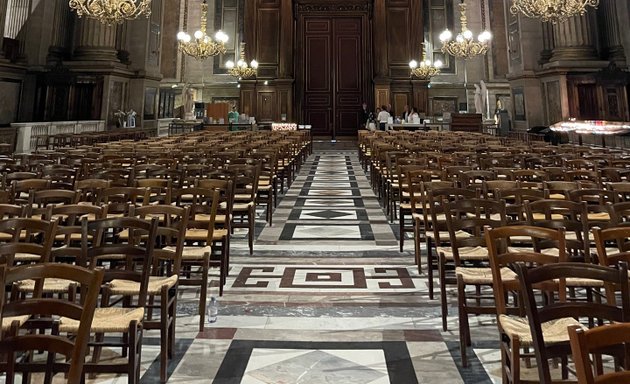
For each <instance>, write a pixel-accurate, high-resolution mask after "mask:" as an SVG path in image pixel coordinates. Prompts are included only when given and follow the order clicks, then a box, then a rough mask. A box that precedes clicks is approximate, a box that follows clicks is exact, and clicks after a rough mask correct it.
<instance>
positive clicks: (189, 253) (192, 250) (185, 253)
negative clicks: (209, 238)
mask: <svg viewBox="0 0 630 384" xmlns="http://www.w3.org/2000/svg"><path fill="white" fill-rule="evenodd" d="M164 249H165V250H168V251H173V252H175V247H164ZM206 253H210V254H212V247H211V246H209V245H208V246H205V247H184V249H183V250H182V260H188V261H190V260H201V259H203V256H204V255H205V254H206Z"/></svg>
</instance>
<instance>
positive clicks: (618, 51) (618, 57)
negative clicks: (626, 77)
mask: <svg viewBox="0 0 630 384" xmlns="http://www.w3.org/2000/svg"><path fill="white" fill-rule="evenodd" d="M607 51H608V60H609V61H614V62H615V63H616V64H617V65H618V66H622V67H625V66H626V63H627V61H626V53H625V51H624V49H623V46H621V45H617V46H616V47H610V48H608V49H607Z"/></svg>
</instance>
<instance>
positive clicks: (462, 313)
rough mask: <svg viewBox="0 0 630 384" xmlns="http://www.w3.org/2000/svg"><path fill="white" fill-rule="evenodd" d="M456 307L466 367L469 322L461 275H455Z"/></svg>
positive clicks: (461, 349) (464, 288)
mask: <svg viewBox="0 0 630 384" xmlns="http://www.w3.org/2000/svg"><path fill="white" fill-rule="evenodd" d="M457 309H458V314H459V348H460V351H461V355H462V366H464V367H468V355H467V351H466V350H467V348H466V347H467V346H468V344H469V341H470V324H468V311H467V309H466V285H465V284H464V281H463V280H462V279H461V277H459V276H458V277H457Z"/></svg>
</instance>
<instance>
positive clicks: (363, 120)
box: [360, 101, 371, 129]
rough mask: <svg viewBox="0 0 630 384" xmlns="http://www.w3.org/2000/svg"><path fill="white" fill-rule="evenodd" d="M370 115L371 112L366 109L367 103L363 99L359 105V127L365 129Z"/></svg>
mask: <svg viewBox="0 0 630 384" xmlns="http://www.w3.org/2000/svg"><path fill="white" fill-rule="evenodd" d="M370 115H371V112H370V110H369V109H368V105H367V103H366V102H365V101H364V102H363V105H362V106H361V125H360V127H361V128H362V129H365V128H366V127H367V124H368V121H369V120H370Z"/></svg>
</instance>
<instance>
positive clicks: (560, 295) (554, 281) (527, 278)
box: [517, 263, 630, 383]
mask: <svg viewBox="0 0 630 384" xmlns="http://www.w3.org/2000/svg"><path fill="white" fill-rule="evenodd" d="M517 273H518V276H519V280H520V284H521V290H522V292H523V300H524V304H525V310H526V313H527V319H528V323H529V328H530V332H531V337H532V340H533V346H534V351H535V354H536V362H537V367H538V376H539V380H540V382H542V383H551V382H552V380H551V372H550V369H549V359H552V358H561V359H562V361H563V364H562V379H563V380H566V378H567V377H568V370H567V367H566V362H567V356H569V355H570V354H571V348H570V345H569V335H568V329H567V328H568V327H570V326H576V327H579V328H585V326H584V325H583V324H589V325H590V326H593V325H594V324H598V325H602V324H607V323H612V322H627V321H630V285H629V284H628V267H627V264H625V263H624V264H622V265H620V266H619V268H612V267H608V266H600V265H593V264H586V263H558V264H547V265H542V266H540V267H537V268H533V269H528V268H527V267H526V266H524V265H522V264H519V265H517ZM568 279H573V280H590V281H598V282H599V284H596V285H597V286H598V287H604V294H601V289H600V288H592V287H590V288H589V287H583V288H584V289H585V290H587V294H588V295H587V296H588V297H589V298H591V300H594V299H593V298H595V297H596V298H597V299H596V300H597V302H594V301H591V302H582V301H576V300H573V299H569V297H570V296H571V292H569V291H570V288H569V287H568V284H567V280H568ZM616 294H618V295H619V296H620V299H619V300H618V299H617V298H616ZM539 295H542V296H543V297H544V298H545V300H544V301H542V302H541V300H540V299H539V297H538V296H539ZM556 327H557V330H556V332H557V333H556V332H554V334H555V337H554V336H552V333H551V332H549V328H556ZM544 328H547V332H545V331H544V330H543V329H544Z"/></svg>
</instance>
